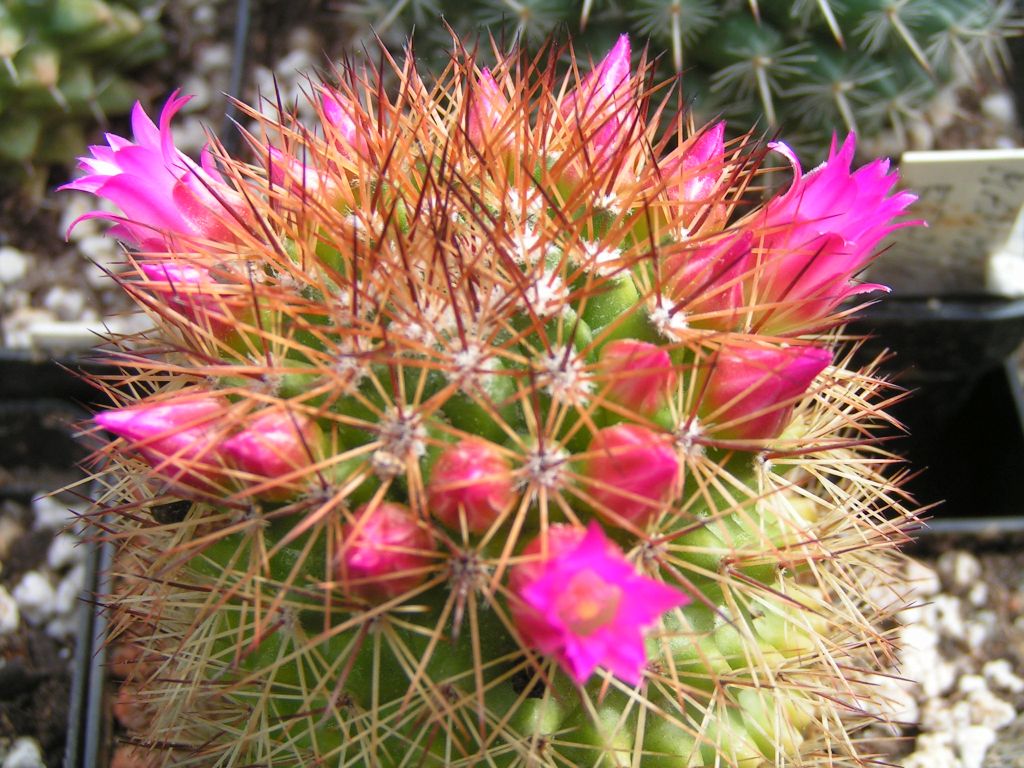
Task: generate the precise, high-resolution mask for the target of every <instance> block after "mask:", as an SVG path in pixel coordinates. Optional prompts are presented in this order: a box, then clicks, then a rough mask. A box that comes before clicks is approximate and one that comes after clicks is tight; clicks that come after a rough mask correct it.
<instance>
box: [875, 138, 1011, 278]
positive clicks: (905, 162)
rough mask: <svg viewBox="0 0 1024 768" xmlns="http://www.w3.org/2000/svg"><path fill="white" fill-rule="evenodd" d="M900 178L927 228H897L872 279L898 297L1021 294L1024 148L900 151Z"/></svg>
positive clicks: (879, 259)
mask: <svg viewBox="0 0 1024 768" xmlns="http://www.w3.org/2000/svg"><path fill="white" fill-rule="evenodd" d="M900 176H901V186H903V187H904V188H906V189H909V190H912V191H913V192H914V193H915V194H917V195H918V198H919V199H918V201H917V203H916V204H915V205H914V206H913V207H912V208H911V214H912V215H913V216H914V217H916V218H922V219H924V220H926V221H927V222H928V226H927V227H907V228H904V229H900V230H897V231H896V232H894V233H893V235H892V236H891V237H890V238H889V239H888V240H887V241H886V243H885V244H884V245H885V247H886V250H885V251H884V252H883V253H882V255H881V256H879V258H878V260H877V261H876V262H875V263H874V264H873V265H872V267H871V270H870V274H869V279H870V280H871V281H872V282H880V283H884V284H886V285H890V286H892V288H893V291H894V293H896V294H897V295H902V296H908V295H911V296H915V295H916V296H920V295H936V294H940V295H941V294H981V293H999V294H1004V295H1011V296H1020V295H1024V217H1022V216H1021V206H1022V205H1024V150H1022V149H997V150H954V151H940V152H905V153H904V154H903V157H902V159H901V160H900Z"/></svg>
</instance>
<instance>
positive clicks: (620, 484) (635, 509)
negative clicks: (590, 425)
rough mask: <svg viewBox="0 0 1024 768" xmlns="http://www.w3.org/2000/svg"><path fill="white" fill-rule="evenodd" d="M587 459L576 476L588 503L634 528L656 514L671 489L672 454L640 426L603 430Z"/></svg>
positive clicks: (674, 477)
mask: <svg viewBox="0 0 1024 768" xmlns="http://www.w3.org/2000/svg"><path fill="white" fill-rule="evenodd" d="M587 456H588V458H587V461H586V464H585V466H584V469H583V472H582V474H583V476H584V477H586V478H587V479H588V480H589V481H590V482H589V484H588V488H587V490H588V492H589V494H590V496H591V498H592V499H593V500H594V503H595V504H597V505H599V507H600V508H601V509H604V510H607V511H609V512H611V513H613V514H614V515H616V516H617V517H619V518H621V519H622V520H626V521H629V522H631V523H635V524H636V525H643V524H644V523H646V522H647V521H648V520H650V519H651V518H652V517H653V516H654V515H656V514H657V513H658V512H659V511H660V510H661V508H662V502H663V501H664V500H665V499H666V498H667V497H668V496H669V495H670V494H671V493H672V492H673V490H674V489H675V488H676V486H677V481H678V477H679V459H678V458H676V453H675V450H674V449H673V447H672V445H671V444H670V443H669V441H668V440H666V439H665V438H664V437H663V436H661V435H658V434H656V433H654V432H652V431H651V430H649V429H647V428H646V427H641V426H639V425H636V424H616V425H615V426H613V427H605V428H604V429H602V430H599V431H598V432H597V434H595V435H594V437H593V439H592V440H591V441H590V447H589V448H588V449H587Z"/></svg>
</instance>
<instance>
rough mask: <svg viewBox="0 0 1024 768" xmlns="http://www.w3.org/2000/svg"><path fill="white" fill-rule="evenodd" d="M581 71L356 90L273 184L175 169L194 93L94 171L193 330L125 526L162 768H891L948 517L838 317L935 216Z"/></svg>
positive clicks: (118, 618)
mask: <svg viewBox="0 0 1024 768" xmlns="http://www.w3.org/2000/svg"><path fill="white" fill-rule="evenodd" d="M558 53H559V52H558V51H555V52H553V53H549V54H547V55H545V56H542V57H540V58H538V59H531V58H525V57H524V58H520V57H518V56H513V57H507V58H501V57H499V59H498V62H497V64H496V65H495V67H494V68H493V70H489V69H479V68H478V67H477V65H476V64H475V63H474V60H473V59H472V57H468V56H467V55H466V53H465V51H461V52H460V57H459V58H457V59H455V60H453V61H452V62H450V64H449V66H448V67H447V68H446V69H445V71H444V72H443V73H441V74H440V75H439V76H438V78H437V80H436V82H434V83H433V84H431V85H428V84H427V83H426V82H425V81H424V80H422V79H421V78H420V76H419V75H418V74H417V72H416V69H415V68H414V65H413V64H412V63H411V57H409V58H407V60H406V63H405V64H404V65H399V64H398V63H396V62H394V61H391V60H388V66H389V67H390V68H391V69H392V70H393V72H392V74H393V75H394V76H395V78H396V79H397V81H398V82H399V86H398V88H397V90H396V91H394V92H390V91H388V90H387V89H385V88H383V87H382V84H381V83H382V78H383V76H382V74H381V73H378V72H375V71H373V70H365V71H356V70H354V69H350V70H346V71H343V72H341V73H340V77H339V81H338V82H337V83H336V84H334V85H331V86H327V85H324V86H318V87H317V89H316V92H315V96H314V106H315V109H316V113H317V115H318V118H319V120H318V124H317V125H302V124H300V123H299V122H298V121H297V120H296V118H294V116H291V115H288V114H282V115H280V116H279V117H278V118H273V119H272V118H268V117H260V116H259V115H258V113H257V112H256V111H255V110H252V111H251V113H250V114H251V116H252V117H253V119H254V120H258V121H260V122H261V123H262V125H263V129H262V131H261V132H260V133H261V134H262V135H257V134H250V135H249V136H248V138H249V140H250V142H251V144H252V146H253V148H254V149H255V150H256V153H257V156H258V157H259V158H261V160H260V161H259V162H257V163H256V164H251V163H245V162H242V161H239V160H236V159H233V158H231V157H229V156H226V155H225V154H224V153H223V152H221V151H220V150H219V149H218V148H216V147H214V148H212V149H211V150H210V152H208V153H207V154H206V156H205V157H204V158H203V162H202V163H201V164H197V163H195V162H193V161H192V160H190V159H188V158H187V157H185V156H184V155H182V154H181V153H180V152H178V151H177V150H175V149H174V147H173V144H172V143H171V138H170V128H169V126H170V122H171V119H172V118H173V116H174V114H175V112H176V111H177V110H178V109H180V107H181V105H182V103H183V99H181V98H179V97H178V96H177V95H174V96H172V97H171V99H170V100H169V101H168V103H167V105H166V106H165V108H164V112H163V114H162V115H161V119H160V127H159V128H157V126H156V125H154V124H153V123H152V122H151V121H150V120H149V118H148V117H147V116H146V115H145V113H144V112H143V111H142V109H141V107H136V112H135V114H134V117H133V125H134V127H135V140H134V142H131V141H128V140H125V139H121V138H119V137H111V139H110V147H109V148H108V147H94V148H93V156H92V157H87V158H83V159H82V161H81V164H82V166H83V168H85V170H86V171H87V175H86V176H84V177H83V178H81V179H79V180H77V181H75V182H72V183H71V184H70V185H68V186H70V187H71V188H74V189H79V190H85V191H89V192H94V193H96V194H99V195H102V196H104V197H107V198H109V199H110V200H111V201H112V202H114V203H115V204H116V205H117V206H118V207H119V208H120V209H121V211H122V212H123V214H124V215H123V216H120V215H119V216H112V215H110V214H100V215H107V216H109V217H110V218H112V219H113V220H114V221H115V222H116V227H115V229H114V233H115V234H116V235H117V236H118V237H120V238H121V239H122V240H123V241H124V242H125V243H126V244H128V245H129V246H131V247H132V248H133V249H134V253H133V254H132V256H131V263H130V266H129V268H128V271H127V272H126V273H124V274H121V275H119V276H118V280H119V281H120V283H121V284H122V286H123V287H124V288H125V290H127V291H128V292H129V293H130V294H131V296H133V297H134V299H135V300H136V301H137V303H138V304H139V306H140V307H142V308H143V309H144V310H145V311H146V312H148V313H149V314H150V315H151V316H152V318H153V320H154V323H155V329H154V331H153V332H152V333H150V334H144V335H142V336H140V337H138V338H133V339H126V340H121V342H120V344H119V346H120V353H119V356H118V359H119V360H120V362H121V364H122V365H123V373H121V374H118V375H115V376H111V377H109V378H108V379H107V380H105V381H101V382H100V384H101V386H103V388H104V389H105V390H106V392H107V393H108V394H109V396H110V397H111V398H113V400H114V401H115V403H116V407H114V408H112V409H110V410H106V411H103V412H101V413H100V414H98V415H97V416H96V418H95V421H96V423H97V425H98V426H100V427H102V428H105V429H106V430H107V431H109V432H110V433H112V434H113V435H114V436H115V438H116V439H115V440H114V441H112V442H111V443H110V444H108V445H106V446H105V447H103V448H102V449H100V450H99V451H98V452H97V454H96V457H95V459H96V461H97V463H98V467H97V473H96V478H97V481H98V482H99V483H100V487H101V493H100V496H99V499H98V503H97V508H96V512H95V518H94V519H95V522H96V525H97V527H98V530H100V531H102V533H103V535H105V536H107V537H109V539H110V540H112V541H113V542H115V543H116V546H117V549H118V555H117V563H118V565H117V568H116V573H115V576H116V578H117V581H116V582H115V583H116V585H117V586H116V588H115V590H114V593H113V594H111V595H107V596H105V597H104V600H105V602H106V604H107V607H108V610H109V611H110V614H111V623H112V627H113V630H112V636H113V638H114V639H115V640H120V641H123V642H124V643H127V644H128V645H129V646H131V647H132V648H133V649H134V657H135V658H136V660H137V663H136V664H135V669H134V672H133V673H132V674H131V675H130V681H129V682H130V684H129V685H126V686H125V687H124V688H123V689H122V699H123V700H122V702H121V705H122V707H128V706H134V707H135V711H134V715H133V717H131V718H130V722H131V727H132V733H131V738H132V742H133V743H134V744H135V745H144V746H147V747H148V748H149V750H150V757H151V760H152V763H153V764H154V765H195V766H204V767H205V766H244V765H273V766H311V765H332V766H347V767H349V768H392V767H394V768H398V767H399V766H434V767H436V768H441V767H442V766H465V767H467V768H468V767H469V766H552V767H555V766H557V767H559V768H565V767H566V766H599V767H600V768H612V767H613V766H616V767H618V766H633V767H637V766H642V767H643V768H670V767H672V768H676V767H678V768H683V767H684V766H685V767H691V766H743V767H744V768H754V766H767V765H774V766H782V765H794V766H797V765H799V766H810V765H864V764H866V762H867V761H868V760H870V756H869V755H863V754H860V752H859V750H858V746H857V729H858V728H859V727H861V726H863V725H864V724H865V723H867V722H870V720H871V717H870V716H869V715H868V714H867V713H869V712H873V711H878V709H879V702H878V701H877V700H876V699H877V695H878V694H877V688H876V687H875V686H873V685H872V684H871V681H870V677H869V676H870V673H871V670H872V669H877V668H878V667H879V665H880V664H881V663H882V662H883V660H884V659H886V658H890V657H891V648H890V640H889V639H888V631H887V629H886V627H887V626H889V622H890V620H891V614H892V611H893V610H894V609H896V608H899V607H900V600H899V597H898V595H899V591H900V585H899V581H898V578H899V577H898V576H897V575H896V574H897V573H898V571H899V568H898V567H897V566H898V564H899V558H900V555H899V552H898V546H899V544H900V543H902V542H903V541H905V540H906V533H905V530H906V529H907V527H908V526H910V525H912V524H913V523H914V517H913V515H912V513H911V512H909V511H908V510H907V509H906V508H905V507H904V506H903V504H902V502H903V499H902V497H901V494H900V492H899V489H898V483H897V482H895V481H894V480H892V479H889V478H886V477H885V475H884V474H883V472H884V470H885V469H886V467H888V466H890V465H891V463H892V457H891V456H890V455H889V454H888V453H887V452H885V451H884V450H882V449H881V447H880V446H878V445H877V444H876V443H875V441H874V439H873V434H874V432H875V430H876V429H877V428H879V427H880V426H882V425H884V424H885V423H886V421H887V419H886V416H885V412H884V408H885V405H886V403H887V399H888V398H890V397H891V394H888V390H887V387H886V385H885V383H884V382H883V381H881V380H879V379H878V378H876V377H875V376H874V375H873V373H872V371H871V370H859V369H857V368H856V367H854V366H852V364H851V357H850V355H849V354H848V353H845V352H844V353H837V345H838V344H839V341H840V337H839V336H838V335H837V334H836V332H835V330H834V328H835V326H836V324H837V323H839V322H841V321H842V318H843V317H844V316H845V315H846V314H847V313H848V312H849V311H850V308H849V306H848V304H847V303H846V300H847V299H848V298H850V297H852V296H855V295H857V294H860V293H863V292H865V291H872V290H877V289H880V288H881V286H875V285H859V284H856V283H854V282H853V281H852V278H853V276H854V274H855V273H856V272H857V271H858V270H859V269H861V268H862V267H863V265H864V264H865V263H866V262H867V261H868V260H869V259H870V258H871V254H872V252H873V250H874V248H875V247H876V246H877V245H878V243H879V242H880V241H881V239H882V238H883V237H885V235H886V234H887V233H888V232H890V231H891V230H892V229H893V228H895V227H897V226H902V224H903V223H908V222H903V223H900V222H898V221H897V218H898V217H900V216H901V215H902V214H903V212H904V210H905V208H906V207H907V206H908V205H909V204H910V203H911V201H912V200H913V195H911V194H909V193H906V192H900V193H898V194H891V191H892V186H893V184H894V183H895V181H896V178H895V175H894V174H890V173H888V167H887V164H886V163H885V162H883V161H881V160H877V161H874V162H872V163H870V164H868V165H866V166H864V167H861V168H859V169H858V170H856V171H851V167H850V164H851V161H852V156H853V151H854V144H853V139H852V137H851V138H849V139H848V140H847V141H846V142H844V143H843V144H842V145H841V146H834V147H833V149H832V152H831V153H830V158H829V160H828V162H827V163H826V164H825V165H823V166H821V167H819V168H818V169H816V170H815V171H812V172H810V173H807V174H804V173H803V172H802V170H801V168H800V165H799V163H798V162H797V160H796V157H795V156H794V155H793V153H792V151H791V150H790V149H789V148H788V147H787V146H785V145H782V144H779V145H772V146H770V147H768V148H764V147H759V146H757V145H756V144H755V143H754V142H752V141H750V140H749V139H748V138H745V139H743V140H740V141H737V142H732V143H726V142H725V141H724V125H723V124H721V123H718V124H715V125H711V126H708V127H706V128H704V129H701V130H699V131H691V130H689V129H688V128H687V121H686V120H685V119H684V118H682V117H680V118H678V119H677V120H676V125H675V129H674V130H673V131H671V132H669V133H667V134H663V133H660V132H659V129H658V127H657V126H659V125H661V124H662V123H663V120H662V119H661V118H662V115H661V114H660V111H661V110H660V106H661V104H660V102H659V98H660V97H659V93H661V91H659V90H658V88H657V87H655V86H653V85H652V84H651V83H650V82H648V80H647V78H646V77H645V76H644V75H645V74H646V73H647V70H642V74H641V75H634V74H632V72H631V69H630V47H629V41H628V39H627V37H626V36H625V35H623V36H622V37H621V38H620V39H619V40H618V41H617V43H616V44H615V46H614V48H613V49H612V51H611V52H610V53H609V54H608V56H607V57H605V58H604V59H603V60H602V61H601V62H600V63H599V64H598V65H597V66H596V68H595V69H594V70H593V71H591V72H590V73H589V74H583V73H582V72H581V71H580V69H579V68H576V67H573V68H572V69H571V70H570V71H569V72H568V74H566V75H564V77H563V76H562V75H559V74H558V71H557V65H556V62H557V61H558V59H559V57H558ZM767 149H771V150H774V151H776V152H778V153H779V155H780V156H781V157H783V158H785V159H786V160H787V161H788V163H789V164H790V165H791V167H792V172H793V175H794V176H793V180H792V182H791V184H790V186H789V188H788V189H787V190H786V191H785V192H784V193H781V194H777V195H775V196H774V197H772V198H771V199H770V200H769V202H768V203H766V204H764V205H761V204H760V203H759V202H757V199H758V198H759V195H758V194H755V193H754V190H753V186H754V185H755V182H756V180H757V174H758V169H759V168H760V167H761V165H762V164H763V162H764V159H765V156H766V154H767ZM125 153H127V154H125Z"/></svg>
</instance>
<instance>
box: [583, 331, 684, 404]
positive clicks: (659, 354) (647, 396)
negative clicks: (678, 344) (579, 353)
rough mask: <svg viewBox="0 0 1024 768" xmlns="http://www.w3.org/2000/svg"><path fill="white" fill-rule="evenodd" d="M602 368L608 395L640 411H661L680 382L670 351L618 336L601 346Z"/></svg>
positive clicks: (619, 402) (655, 345)
mask: <svg viewBox="0 0 1024 768" xmlns="http://www.w3.org/2000/svg"><path fill="white" fill-rule="evenodd" d="M600 371H601V374H602V377H603V378H604V380H605V381H606V384H605V390H604V391H605V395H606V396H607V397H608V398H609V399H611V400H613V401H615V402H616V403H618V404H619V405H622V406H624V407H625V408H629V409H631V410H633V411H636V412H637V413H642V414H651V413H654V412H655V411H657V410H658V409H659V408H660V407H661V406H662V405H664V403H665V400H666V399H667V398H668V395H669V392H670V391H671V390H672V388H673V387H674V386H675V383H676V371H675V367H674V366H673V365H672V358H671V357H669V354H668V351H667V350H666V349H664V348H663V347H659V346H658V345H657V344H651V343H650V342H647V341H637V340H635V339H617V340H615V341H611V342H609V343H607V344H605V345H604V347H603V348H602V349H601V363H600Z"/></svg>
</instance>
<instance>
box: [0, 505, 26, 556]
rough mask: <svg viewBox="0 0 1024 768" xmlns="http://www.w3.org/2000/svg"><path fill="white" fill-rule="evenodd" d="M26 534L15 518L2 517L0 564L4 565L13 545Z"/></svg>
mask: <svg viewBox="0 0 1024 768" xmlns="http://www.w3.org/2000/svg"><path fill="white" fill-rule="evenodd" d="M24 532H25V530H24V528H22V526H21V523H19V522H18V521H17V520H15V519H14V518H13V517H6V516H0V564H2V563H3V560H4V558H5V557H7V553H8V552H9V551H10V549H11V545H12V544H13V543H14V542H16V541H17V540H18V539H19V538H21V534H23V533H24Z"/></svg>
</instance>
